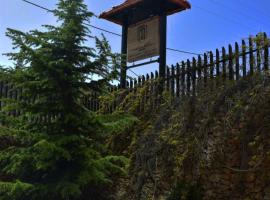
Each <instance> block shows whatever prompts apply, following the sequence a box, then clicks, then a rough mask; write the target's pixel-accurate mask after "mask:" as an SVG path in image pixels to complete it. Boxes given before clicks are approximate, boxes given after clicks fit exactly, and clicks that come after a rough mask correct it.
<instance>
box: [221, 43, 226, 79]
mask: <svg viewBox="0 0 270 200" xmlns="http://www.w3.org/2000/svg"><path fill="white" fill-rule="evenodd" d="M226 63H227V56H226V49H225V47H222V77H223V81H225V80H226V78H227V74H226V73H227V72H226V71H227V70H226Z"/></svg>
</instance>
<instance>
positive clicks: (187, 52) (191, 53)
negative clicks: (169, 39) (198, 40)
mask: <svg viewBox="0 0 270 200" xmlns="http://www.w3.org/2000/svg"><path fill="white" fill-rule="evenodd" d="M167 50H170V51H175V52H179V53H185V54H190V55H196V56H202V55H203V54H200V53H193V52H189V51H182V50H178V49H172V48H167Z"/></svg>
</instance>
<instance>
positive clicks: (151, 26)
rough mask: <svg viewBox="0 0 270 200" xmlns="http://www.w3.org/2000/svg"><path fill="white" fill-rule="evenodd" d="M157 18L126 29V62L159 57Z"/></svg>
mask: <svg viewBox="0 0 270 200" xmlns="http://www.w3.org/2000/svg"><path fill="white" fill-rule="evenodd" d="M159 37H160V34H159V18H158V17H155V18H150V19H147V20H145V21H142V22H139V23H137V24H134V25H131V26H130V27H129V28H128V39H127V61H128V62H135V61H139V60H143V59H146V58H150V57H154V56H157V55H159V45H160V44H159Z"/></svg>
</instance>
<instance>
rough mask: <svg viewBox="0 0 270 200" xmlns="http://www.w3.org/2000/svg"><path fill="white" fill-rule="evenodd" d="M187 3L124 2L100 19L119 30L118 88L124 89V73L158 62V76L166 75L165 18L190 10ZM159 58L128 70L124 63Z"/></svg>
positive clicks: (164, 0)
mask: <svg viewBox="0 0 270 200" xmlns="http://www.w3.org/2000/svg"><path fill="white" fill-rule="evenodd" d="M190 8H191V5H190V3H189V2H188V1H187V0H126V1H125V2H124V3H122V4H120V5H119V6H115V7H113V9H112V10H110V11H108V12H104V13H102V14H101V15H100V18H103V19H106V20H108V21H111V22H114V23H116V24H119V25H121V26H122V48H121V49H122V50H121V53H122V62H121V65H122V66H121V76H120V85H121V87H122V88H125V87H126V77H127V70H128V69H129V68H134V67H139V66H143V65H146V64H150V63H154V62H159V76H160V77H161V78H163V80H164V78H165V75H166V73H165V72H166V47H167V16H168V15H171V14H174V13H177V12H181V11H183V10H186V9H190ZM154 56H159V58H158V59H156V60H154V61H153V60H151V61H148V62H144V63H140V64H136V65H133V66H130V67H128V66H127V63H128V62H129V63H132V62H137V61H140V60H145V59H147V58H152V57H154Z"/></svg>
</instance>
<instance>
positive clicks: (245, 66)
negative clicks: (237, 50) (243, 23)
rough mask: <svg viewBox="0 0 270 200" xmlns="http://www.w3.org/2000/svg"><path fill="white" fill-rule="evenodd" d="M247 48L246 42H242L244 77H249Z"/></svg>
mask: <svg viewBox="0 0 270 200" xmlns="http://www.w3.org/2000/svg"><path fill="white" fill-rule="evenodd" d="M246 49H247V46H246V42H245V40H242V65H243V77H246V76H247V51H246Z"/></svg>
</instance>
